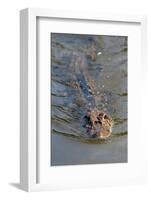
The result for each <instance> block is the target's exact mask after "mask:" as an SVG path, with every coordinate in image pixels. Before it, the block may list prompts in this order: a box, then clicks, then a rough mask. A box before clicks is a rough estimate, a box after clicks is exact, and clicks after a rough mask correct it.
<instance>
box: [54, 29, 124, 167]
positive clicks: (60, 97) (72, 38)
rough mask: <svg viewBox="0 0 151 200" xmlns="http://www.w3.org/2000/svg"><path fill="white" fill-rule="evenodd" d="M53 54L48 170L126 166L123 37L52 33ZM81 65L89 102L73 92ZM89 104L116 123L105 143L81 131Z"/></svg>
mask: <svg viewBox="0 0 151 200" xmlns="http://www.w3.org/2000/svg"><path fill="white" fill-rule="evenodd" d="M51 52H52V55H51V62H52V64H51V92H52V94H51V100H52V102H51V103H52V105H51V129H52V130H51V165H52V166H54V165H69V164H70V165H73V164H93V163H94V164H95V163H116V162H127V37H119V36H117V37H116V36H92V35H75V34H55V33H53V34H51ZM74 57H76V58H77V57H80V61H79V62H77V64H76V62H75V59H74ZM79 63H81V64H79ZM79 65H80V70H81V67H82V73H83V74H84V77H86V80H87V81H88V82H89V83H90V84H92V85H93V88H94V92H93V94H92V96H91V97H92V98H88V94H87V90H86V91H85V90H81V91H79V88H78V87H76V85H77V79H76V78H75V75H76V74H77V73H78V71H79ZM80 72H81V71H80ZM93 100H95V106H96V107H97V108H98V109H100V110H102V111H104V112H106V113H108V114H109V115H110V116H112V118H113V120H114V126H113V133H112V136H111V137H109V138H108V139H106V140H99V139H92V138H88V137H87V135H86V130H85V128H84V127H83V126H82V118H83V116H84V114H85V112H86V109H87V108H88V105H89V104H91V106H94V105H93V104H94V101H93Z"/></svg>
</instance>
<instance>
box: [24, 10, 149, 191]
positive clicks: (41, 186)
mask: <svg viewBox="0 0 151 200" xmlns="http://www.w3.org/2000/svg"><path fill="white" fill-rule="evenodd" d="M39 17H41V18H47V19H50V20H51V19H52V18H53V19H61V20H62V21H63V20H66V19H67V20H68V19H69V20H70V21H71V22H72V20H73V21H74V20H78V21H82V22H85V21H91V22H92V23H93V22H101V21H103V22H110V23H111V24H112V23H121V24H122V23H126V24H127V25H128V26H133V25H134V24H138V25H139V29H140V41H139V42H140V47H141V55H140V56H141V59H140V60H141V63H140V72H138V73H139V75H140V74H141V76H142V80H143V79H144V76H145V73H143V72H144V71H145V70H146V66H147V64H146V54H147V53H146V51H147V39H146V27H147V25H146V24H147V22H146V17H145V16H141V15H139V16H135V15H134V16H129V15H128V16H124V15H112V14H100V13H93V12H91V13H87V12H81V13H80V12H78V13H77V12H73V11H54V10H49V9H35V8H29V9H24V10H21V12H20V185H21V188H22V189H24V190H26V191H39V190H52V189H63V188H74V187H93V186H94V187H98V186H106V185H120V184H121V185H128V184H136V183H144V182H146V178H147V174H146V153H145V151H146V149H145V142H144V140H145V137H146V136H145V134H144V135H142V137H141V141H139V142H140V143H141V144H142V149H141V158H142V162H141V164H140V165H139V166H138V168H137V170H138V172H137V173H136V174H135V173H134V175H133V174H131V173H130V170H131V169H132V171H135V170H134V168H135V167H136V166H133V165H132V166H131V168H130V169H125V170H129V171H128V172H127V173H128V174H130V175H129V176H127V178H126V177H125V176H124V175H123V178H122V177H121V176H120V175H119V177H118V178H116V179H115V176H112V175H111V174H112V171H111V173H109V174H108V176H110V177H106V178H105V177H104V178H102V180H103V182H101V181H99V179H100V176H98V178H97V177H95V178H94V179H93V178H92V177H91V178H90V180H89V181H90V182H89V183H88V180H87V179H85V180H82V178H81V180H80V178H79V179H78V180H76V182H75V184H74V183H73V182H72V181H71V182H69V180H67V181H66V182H63V181H65V177H66V173H67V172H65V170H64V168H63V169H62V171H60V172H59V173H65V176H64V179H63V181H61V182H60V183H58V184H57V181H58V179H57V181H56V182H55V181H54V182H51V177H49V178H50V181H48V182H46V183H45V182H42V183H41V182H40V181H39V178H37V177H39V173H42V172H41V169H39V166H41V165H40V163H39V159H38V157H39V154H41V152H40V150H39V139H38V137H39V136H38V128H39V126H38V123H39V117H38V115H39V111H38V109H39V108H38V98H39V93H38V87H39V82H38V80H39V79H38V78H37V76H38V72H37V62H38V58H37V19H38V18H39ZM133 75H134V74H133ZM135 81H138V79H137V77H135ZM134 85H135V84H134ZM134 87H135V86H134ZM142 87H143V83H142ZM141 91H142V90H140V92H141ZM140 95H141V93H140ZM133 103H134V102H133ZM140 104H141V102H140V101H139V102H138V105H140ZM138 140H139V139H138ZM49 148H50V147H49ZM136 148H137V150H138V151H140V150H139V147H138V145H136ZM47 149H48V147H47ZM137 164H138V163H136V165H137ZM105 166H106V165H105ZM99 167H100V165H97V166H95V168H96V169H98V170H99ZM106 167H107V168H108V169H109V170H111V168H112V167H113V166H109V165H108V166H106ZM89 168H94V166H93V165H91V166H89ZM113 168H115V169H113V172H114V173H115V172H117V174H118V171H117V170H119V169H120V170H121V172H120V173H121V174H122V168H123V165H121V164H117V166H115V167H113ZM126 168H128V167H127V166H126ZM68 169H69V168H68ZM74 169H75V170H77V172H78V170H80V166H79V167H78V166H76V167H75V168H74ZM42 170H44V169H43V168H42ZM72 170H73V167H72V169H71V170H68V173H69V174H70V178H71V179H72ZM137 170H136V171H137ZM46 171H47V170H46ZM123 173H125V171H124V170H123ZM44 176H45V177H46V176H47V172H46V173H45V174H44ZM53 180H54V179H53ZM73 180H74V177H73ZM91 180H92V182H91Z"/></svg>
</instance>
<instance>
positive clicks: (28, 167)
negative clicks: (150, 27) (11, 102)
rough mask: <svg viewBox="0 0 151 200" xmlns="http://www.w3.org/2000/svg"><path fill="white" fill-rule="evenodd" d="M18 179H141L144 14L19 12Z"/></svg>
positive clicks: (44, 185)
mask: <svg viewBox="0 0 151 200" xmlns="http://www.w3.org/2000/svg"><path fill="white" fill-rule="evenodd" d="M20 17H21V18H20V19H21V20H20V22H21V23H20V33H21V34H20V35H21V37H20V44H21V49H20V51H21V53H20V58H21V59H20V61H21V68H20V83H21V87H20V88H21V90H20V98H21V104H20V111H21V115H20V118H21V120H20V133H21V137H20V138H21V139H20V155H21V158H20V183H21V187H22V188H23V189H24V190H26V191H38V190H52V189H64V188H81V187H99V186H108V185H127V184H136V183H144V182H145V181H146V176H147V173H146V147H145V138H146V133H145V132H144V131H143V130H144V123H142V113H141V112H142V111H141V105H142V98H143V87H144V79H145V70H146V43H147V42H146V17H144V16H122V15H106V14H100V13H85V12H82V13H77V12H72V11H68V12H65V11H52V10H48V9H25V10H22V11H21V12H20Z"/></svg>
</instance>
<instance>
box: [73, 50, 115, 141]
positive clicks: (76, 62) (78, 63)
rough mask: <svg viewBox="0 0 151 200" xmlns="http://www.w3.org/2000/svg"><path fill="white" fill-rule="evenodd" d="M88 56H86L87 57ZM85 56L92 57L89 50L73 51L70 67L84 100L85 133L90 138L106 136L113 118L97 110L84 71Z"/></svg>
mask: <svg viewBox="0 0 151 200" xmlns="http://www.w3.org/2000/svg"><path fill="white" fill-rule="evenodd" d="M87 56H88V57H89V58H88V57H87ZM87 58H88V59H90V58H94V52H93V57H92V56H91V52H90V53H88V52H87V54H86V55H85V54H84V53H79V52H74V53H73V55H72V58H71V63H70V67H72V69H74V70H73V73H74V77H75V78H76V82H77V85H78V88H79V90H80V91H79V92H80V93H81V94H82V95H83V97H84V99H85V102H86V104H87V105H86V108H87V109H86V112H85V114H84V117H83V121H84V127H85V129H86V134H87V135H88V136H89V137H91V138H107V137H109V136H110V135H111V133H112V126H113V120H112V118H111V117H110V116H109V115H108V114H106V113H105V112H103V111H101V110H99V109H98V108H97V105H96V100H95V95H94V94H93V88H92V86H91V83H90V81H89V78H88V76H87V73H86V68H87V66H88V63H87Z"/></svg>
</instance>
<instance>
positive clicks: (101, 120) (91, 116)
mask: <svg viewBox="0 0 151 200" xmlns="http://www.w3.org/2000/svg"><path fill="white" fill-rule="evenodd" d="M86 119H87V122H86V126H85V127H86V129H87V133H88V134H89V136H90V137H92V138H107V137H109V136H110V135H111V133H112V126H113V120H112V118H111V117H110V116H109V115H107V114H106V113H104V112H102V111H99V110H97V109H93V110H88V111H87V114H86Z"/></svg>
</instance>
